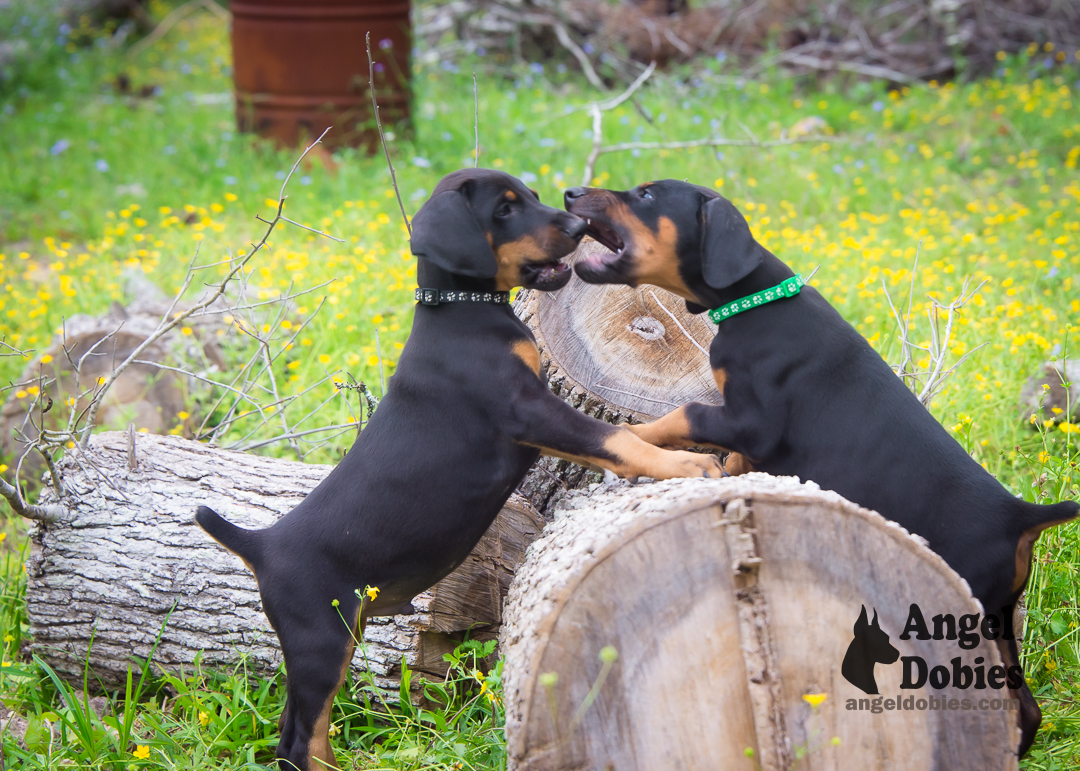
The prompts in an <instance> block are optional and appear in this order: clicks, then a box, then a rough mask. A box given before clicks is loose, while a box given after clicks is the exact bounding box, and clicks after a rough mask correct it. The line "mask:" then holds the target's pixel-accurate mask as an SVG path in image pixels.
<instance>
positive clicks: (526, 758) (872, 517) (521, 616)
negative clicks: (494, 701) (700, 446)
mask: <svg viewBox="0 0 1080 771" xmlns="http://www.w3.org/2000/svg"><path fill="white" fill-rule="evenodd" d="M567 503H568V505H569V507H570V508H573V511H572V512H571V513H570V514H569V515H567V516H561V517H560V518H558V519H556V521H555V523H554V524H552V525H549V526H548V528H547V531H546V532H545V534H544V536H543V537H542V538H541V539H539V540H538V541H537V542H536V543H534V544H533V546H532V547H531V548H530V550H529V554H528V556H527V558H526V560H525V562H524V563H523V564H522V566H521V567H520V568H519V570H518V575H517V577H516V578H515V580H514V584H513V586H512V587H511V590H510V595H509V597H508V599H507V606H506V609H505V622H504V625H503V627H502V630H501V633H500V634H501V642H502V645H501V649H502V652H503V657H504V666H503V682H504V689H505V690H504V698H505V702H506V736H507V752H508V768H509V769H511V770H513V769H517V770H519V771H526V770H527V771H546V770H547V769H593V768H597V769H599V768H617V769H619V770H620V771H632V770H633V769H650V770H652V769H658V768H663V769H667V770H669V771H676V770H677V769H702V768H716V769H747V771H749V770H750V769H755V768H756V769H763V770H764V771H774V770H775V771H779V770H780V769H785V770H786V769H790V768H793V767H796V761H797V759H800V758H801V760H800V761H799V763H800V765H798V766H797V767H798V768H807V769H830V770H835V771H841V770H846V769H856V768H857V769H882V771H884V769H889V771H906V770H909V769H910V770H911V771H915V770H916V769H918V771H925V769H928V768H941V769H944V768H956V769H1015V768H1016V767H1017V762H1016V755H1015V748H1016V746H1017V743H1018V740H1019V732H1018V728H1017V716H1018V714H1019V713H1018V712H1016V711H1004V710H1002V709H996V708H995V707H1001V706H1003V705H1002V701H1001V700H1003V699H1009V698H1010V692H1009V691H1008V690H1007V689H1001V690H993V689H992V688H986V689H982V690H976V687H977V686H975V687H969V688H968V689H966V690H964V689H960V688H958V687H956V686H955V685H954V684H953V683H950V684H949V685H947V686H946V687H944V688H942V689H938V690H935V689H933V688H931V687H929V685H925V686H923V687H921V688H919V689H915V690H912V689H906V690H901V689H900V685H901V682H902V675H903V671H904V664H903V662H902V660H898V658H897V656H904V657H913V656H918V657H921V658H922V659H923V661H925V662H926V663H927V665H928V667H930V668H933V667H935V666H942V667H945V668H947V669H949V670H950V671H951V669H952V664H951V662H952V661H953V660H954V659H956V658H957V657H960V658H961V660H962V662H961V663H962V665H964V666H967V667H972V668H974V667H975V666H976V665H979V666H983V667H985V670H984V671H985V672H989V671H990V670H991V667H994V666H1000V664H1001V657H1000V655H999V654H998V649H997V646H996V644H994V643H992V642H990V641H988V640H985V639H983V638H982V637H977V640H978V644H977V646H976V647H973V648H970V649H961V648H960V647H958V642H957V641H956V640H955V639H952V640H949V639H942V640H934V639H928V640H919V639H917V637H916V636H915V635H909V636H910V637H911V639H909V640H902V639H900V635H901V633H902V632H903V631H904V630H905V628H906V622H907V619H908V617H909V613H910V612H911V610H910V609H911V606H912V604H913V603H914V604H917V605H918V606H919V608H920V609H921V611H922V613H923V614H924V615H925V619H926V621H927V623H928V624H930V625H931V628H932V626H933V624H932V623H931V618H932V617H933V616H934V615H938V614H946V613H951V614H953V615H954V618H956V619H959V618H960V617H961V616H962V615H964V614H979V613H981V608H980V607H979V604H978V603H977V602H976V601H975V600H974V599H973V598H972V596H971V593H970V591H969V589H968V587H967V584H966V582H964V581H963V579H961V578H960V577H959V576H958V575H956V573H955V572H953V571H952V570H951V569H950V568H949V567H948V566H947V565H946V564H945V562H944V561H943V560H942V559H941V558H940V557H938V556H937V555H935V554H934V553H932V552H931V551H930V550H929V549H928V548H926V546H925V544H924V542H923V541H922V539H919V538H917V537H915V536H911V535H909V534H908V533H907V532H906V531H904V530H903V529H902V528H900V527H899V526H898V525H896V524H894V523H890V522H887V521H886V520H885V519H884V518H882V517H881V516H879V515H878V514H876V513H873V512H870V511H867V510H865V509H861V508H859V507H857V506H855V505H854V504H851V503H849V502H847V501H845V500H844V499H842V498H840V497H839V496H838V495H836V494H835V493H831V492H823V491H821V490H819V489H818V488H817V487H816V486H815V485H813V484H806V485H802V484H799V483H798V480H796V479H794V478H776V477H769V476H766V475H764V474H748V475H745V476H740V477H736V478H730V479H721V480H697V479H693V480H690V479H686V480H669V481H667V482H659V483H653V484H646V485H638V486H633V487H629V486H628V487H627V488H626V489H621V490H615V491H613V492H610V493H603V494H593V495H592V496H585V495H582V494H580V493H579V494H576V495H574V496H571V497H570V498H569V500H568V502H567ZM862 608H865V609H866V612H867V613H869V614H873V615H874V621H873V622H872V623H867V617H866V616H862V617H861V619H860V615H861V609H862ZM860 622H861V624H862V627H861V629H862V632H861V637H860V639H864V640H865V639H867V635H868V634H869V632H868V631H867V630H868V629H871V628H875V627H876V628H877V630H878V634H879V635H881V634H884V635H886V636H887V637H888V638H889V639H888V641H887V645H891V646H894V649H893V651H892V653H893V654H894V655H893V656H891V657H890V656H889V655H887V654H886V653H885V652H882V653H879V654H878V655H876V656H874V657H868V658H867V659H866V661H868V663H869V667H868V669H869V672H870V673H871V676H870V681H871V682H873V680H874V678H875V677H876V685H877V687H878V690H879V691H880V697H876V696H871V695H869V694H868V693H866V692H864V690H862V689H860V688H858V687H856V686H855V685H853V684H852V683H851V682H850V681H849V680H848V679H847V677H846V675H848V674H850V671H849V665H850V662H849V661H848V658H849V656H848V653H849V649H855V648H856V647H858V646H853V645H852V643H853V639H854V636H853V630H857V628H859V627H860ZM879 642H880V641H879ZM607 646H612V647H614V648H615V649H616V651H617V653H618V656H617V660H616V661H615V662H614V663H609V664H608V665H607V667H605V665H604V663H603V662H602V661H601V657H600V653H601V651H602V650H603V649H604V648H605V647H607ZM873 647H874V646H873V645H870V644H868V645H867V646H866V647H865V648H862V650H871V649H873ZM879 650H880V648H879ZM978 657H982V658H981V659H980V658H978ZM607 658H608V659H609V661H610V659H611V655H610V651H608V656H607ZM855 658H856V659H858V658H859V657H858V656H856V657H855ZM875 660H876V661H877V662H878V663H877V666H876V669H875V666H874V662H875ZM864 663H865V662H864ZM912 666H916V665H915V664H912ZM856 679H857V680H858V679H859V678H858V677H856ZM861 682H863V684H864V685H867V684H866V681H865V680H862V681H861ZM867 688H869V689H872V688H873V686H872V685H868V686H867ZM590 691H592V695H590ZM931 696H933V697H934V699H935V700H937V702H938V704H940V703H941V699H943V698H944V699H945V700H946V703H948V704H950V705H953V706H950V707H949V708H948V709H945V710H942V709H940V708H939V709H937V710H934V711H931V710H930V709H929V706H930V704H929V698H930V697H931ZM897 697H900V698H901V699H902V701H903V702H904V703H907V704H908V705H909V706H906V707H904V708H902V709H900V708H897V707H896V702H895V699H897ZM878 698H880V701H877V702H876V704H877V705H878V706H877V707H875V706H874V703H875V702H874V701H873V700H874V699H878ZM909 698H910V699H911V701H910V702H908V701H907V700H908V699H909ZM982 698H985V699H987V700H988V701H987V704H986V706H988V707H989V708H988V709H981V708H980V707H979V699H982ZM886 699H888V700H889V701H885V700H886ZM953 699H956V700H957V701H956V702H953V701H952V700H953ZM962 699H972V700H974V703H975V708H974V709H964V708H963V706H962V702H961V701H960V700H962ZM991 699H998V700H999V701H998V702H997V704H996V705H995V704H994V702H993V701H990V700H991ZM918 700H922V702H921V703H922V707H923V708H920V707H919V701H918ZM860 702H862V703H863V704H864V705H865V709H863V708H860V706H859V704H860Z"/></svg>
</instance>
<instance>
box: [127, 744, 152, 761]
mask: <svg viewBox="0 0 1080 771" xmlns="http://www.w3.org/2000/svg"><path fill="white" fill-rule="evenodd" d="M131 754H132V757H134V758H136V759H137V760H146V759H147V758H148V757H150V748H149V747H147V746H146V745H145V744H140V745H138V746H137V747H136V748H135V752H133V753H131Z"/></svg>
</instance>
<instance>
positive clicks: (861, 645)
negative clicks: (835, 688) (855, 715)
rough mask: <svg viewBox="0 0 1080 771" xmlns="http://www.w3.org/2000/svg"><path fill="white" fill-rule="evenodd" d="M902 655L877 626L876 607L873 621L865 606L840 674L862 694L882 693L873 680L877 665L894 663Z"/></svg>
mask: <svg viewBox="0 0 1080 771" xmlns="http://www.w3.org/2000/svg"><path fill="white" fill-rule="evenodd" d="M899 657H900V651H898V650H897V649H896V648H894V647H893V646H892V645H890V644H889V635H887V634H886V633H885V632H884V631H882V629H881V627H880V626H878V617H877V610H876V609H875V610H874V620H873V621H867V620H866V606H865V605H863V606H862V612H861V613H860V614H859V620H858V621H856V622H855V639H854V640H852V641H851V645H849V646H848V649H847V654H846V655H845V656H844V663H843V665H842V666H841V667H840V673H841V674H842V675H843V676H844V679H845V680H847V681H848V682H849V683H851V684H852V685H854V686H855V687H856V688H858V689H860V690H861V691H862V692H863V693H867V694H872V695H876V694H877V693H879V691H878V687H877V681H876V680H874V665H875V664H892V663H893V662H895V661H896V660H897V659H898V658H899Z"/></svg>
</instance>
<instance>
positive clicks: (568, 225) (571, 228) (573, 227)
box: [559, 214, 589, 241]
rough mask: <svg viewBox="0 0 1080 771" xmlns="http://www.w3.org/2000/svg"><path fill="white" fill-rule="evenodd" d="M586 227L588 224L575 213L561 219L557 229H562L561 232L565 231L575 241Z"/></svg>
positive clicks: (583, 232) (583, 233)
mask: <svg viewBox="0 0 1080 771" xmlns="http://www.w3.org/2000/svg"><path fill="white" fill-rule="evenodd" d="M588 227H589V225H588V223H586V222H585V220H583V219H582V218H581V217H578V216H577V215H574V214H571V215H570V216H569V217H567V218H566V219H565V220H563V223H562V227H561V228H559V229H560V230H562V232H563V233H566V235H567V236H569V237H570V238H572V239H574V240H575V241H577V240H579V239H580V238H581V237H582V236H583V235H585V230H586V228H588Z"/></svg>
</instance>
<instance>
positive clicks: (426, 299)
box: [416, 289, 439, 305]
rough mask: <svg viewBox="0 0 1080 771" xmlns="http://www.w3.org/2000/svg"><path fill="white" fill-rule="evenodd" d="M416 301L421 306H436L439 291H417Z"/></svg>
mask: <svg viewBox="0 0 1080 771" xmlns="http://www.w3.org/2000/svg"><path fill="white" fill-rule="evenodd" d="M416 299H417V300H418V301H419V302H420V304H421V305H438V304H439V290H438V289H417V290H416Z"/></svg>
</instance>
